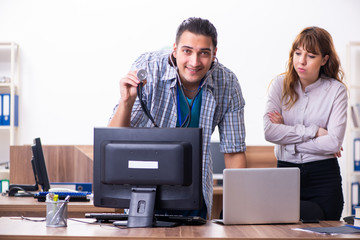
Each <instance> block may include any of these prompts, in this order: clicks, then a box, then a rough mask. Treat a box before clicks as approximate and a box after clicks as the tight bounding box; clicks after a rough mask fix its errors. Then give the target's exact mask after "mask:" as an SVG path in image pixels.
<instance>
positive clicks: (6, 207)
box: [0, 196, 115, 239]
mask: <svg viewBox="0 0 360 240" xmlns="http://www.w3.org/2000/svg"><path fill="white" fill-rule="evenodd" d="M90 212H100V213H101V212H115V209H114V208H101V207H95V206H94V205H93V202H92V201H90V202H69V205H68V216H69V217H80V218H82V217H85V213H90ZM45 213H46V204H45V202H38V200H37V199H35V198H33V197H7V196H0V216H24V217H45ZM0 239H1V238H0Z"/></svg>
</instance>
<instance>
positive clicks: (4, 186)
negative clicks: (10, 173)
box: [0, 179, 9, 193]
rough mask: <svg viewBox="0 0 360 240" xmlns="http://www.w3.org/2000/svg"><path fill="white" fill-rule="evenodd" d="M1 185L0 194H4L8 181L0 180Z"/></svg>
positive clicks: (7, 187) (7, 188)
mask: <svg viewBox="0 0 360 240" xmlns="http://www.w3.org/2000/svg"><path fill="white" fill-rule="evenodd" d="M0 182H1V184H0V192H1V193H6V191H8V190H9V180H8V179H3V180H0Z"/></svg>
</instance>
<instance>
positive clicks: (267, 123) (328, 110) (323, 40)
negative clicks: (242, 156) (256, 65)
mask: <svg viewBox="0 0 360 240" xmlns="http://www.w3.org/2000/svg"><path fill="white" fill-rule="evenodd" d="M342 79H343V72H342V71H341V66H340V61H339V57H338V55H337V53H336V51H335V48H334V44H333V41H332V37H331V35H330V34H329V33H328V32H327V31H326V30H324V29H322V28H319V27H308V28H305V29H304V30H302V31H301V33H300V34H299V35H298V36H297V37H296V39H295V41H294V42H293V45H292V48H291V50H290V54H289V60H288V66H287V71H286V72H285V73H284V74H281V75H279V76H278V77H277V78H275V79H274V80H273V81H272V83H271V85H270V88H269V95H268V100H267V103H266V113H265V115H264V131H265V138H266V140H267V141H270V142H272V143H275V144H276V146H275V155H276V158H277V160H278V167H298V168H300V172H301V184H300V185H301V192H300V198H301V204H300V217H301V219H303V220H315V219H318V220H339V219H340V217H341V213H342V210H343V204H344V200H343V193H342V186H341V175H340V169H339V164H338V161H337V157H340V156H341V154H340V151H341V150H342V148H341V145H342V143H343V139H344V135H345V128H346V120H347V100H348V96H347V89H346V86H345V85H344V83H343V81H342Z"/></svg>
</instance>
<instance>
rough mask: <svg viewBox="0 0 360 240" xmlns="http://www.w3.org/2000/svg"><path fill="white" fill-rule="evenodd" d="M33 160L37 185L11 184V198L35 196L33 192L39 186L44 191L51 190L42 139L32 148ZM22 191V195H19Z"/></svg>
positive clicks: (36, 139) (35, 141) (36, 141)
mask: <svg viewBox="0 0 360 240" xmlns="http://www.w3.org/2000/svg"><path fill="white" fill-rule="evenodd" d="M31 150H32V159H31V165H32V170H33V173H34V178H35V184H34V185H20V184H11V185H10V186H9V196H21V197H23V196H33V194H32V193H31V191H37V190H38V189H39V186H38V185H40V186H41V189H42V190H43V191H48V190H49V189H50V183H49V178H48V174H47V170H46V165H45V158H44V155H43V151H42V145H41V141H40V138H35V139H34V142H33V145H32V146H31ZM19 191H21V192H22V193H19Z"/></svg>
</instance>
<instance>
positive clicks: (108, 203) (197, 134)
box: [93, 127, 203, 210]
mask: <svg viewBox="0 0 360 240" xmlns="http://www.w3.org/2000/svg"><path fill="white" fill-rule="evenodd" d="M121 141H127V142H131V141H134V142H139V141H149V142H164V141H188V142H190V143H191V144H192V145H193V148H194V151H193V152H192V158H193V159H197V160H195V161H193V162H192V169H193V171H192V174H191V176H192V179H193V183H192V184H190V185H189V186H158V188H157V193H156V194H157V195H156V202H155V209H156V210H195V209H196V210H198V209H200V208H201V207H202V204H203V194H202V129H201V128H115V127H107V128H94V182H93V186H94V205H95V206H98V207H110V208H129V204H130V196H131V188H132V186H133V185H116V186H106V185H105V184H104V183H102V182H101V172H102V167H101V164H102V163H101V162H102V161H104V150H103V149H104V145H105V144H107V143H109V142H121ZM110 189H112V190H110ZM171 194H178V195H179V196H178V199H176V198H169V196H170V195H171ZM182 195H183V196H182ZM124 196H126V197H124ZM190 199H191V200H190Z"/></svg>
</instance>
